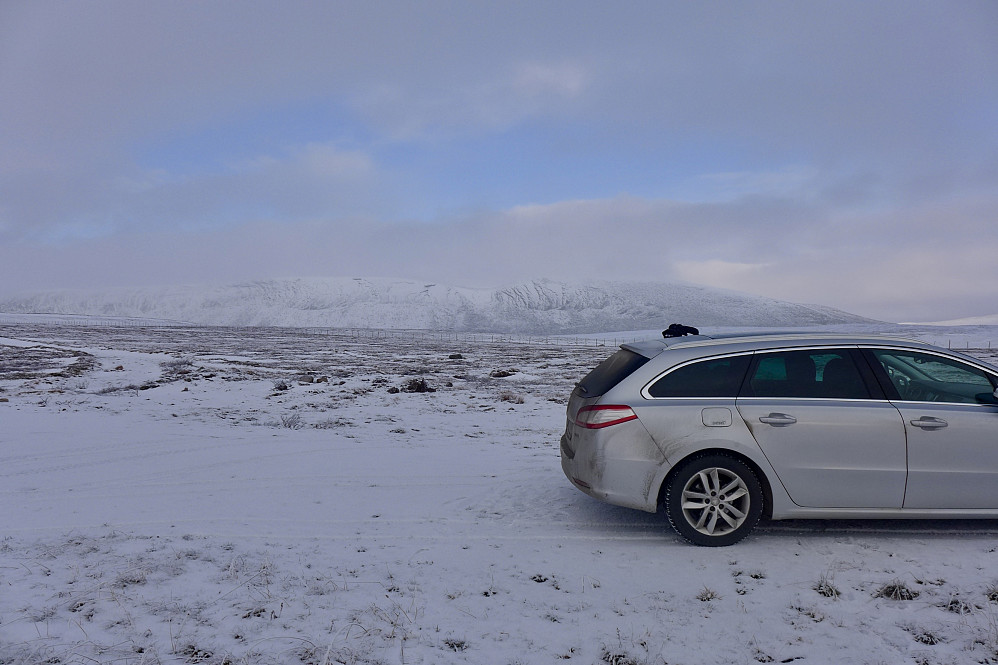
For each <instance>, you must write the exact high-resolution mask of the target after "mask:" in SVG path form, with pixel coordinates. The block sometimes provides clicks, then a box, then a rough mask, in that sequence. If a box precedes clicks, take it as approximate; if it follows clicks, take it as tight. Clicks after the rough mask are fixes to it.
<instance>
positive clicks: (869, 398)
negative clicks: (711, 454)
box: [736, 347, 907, 508]
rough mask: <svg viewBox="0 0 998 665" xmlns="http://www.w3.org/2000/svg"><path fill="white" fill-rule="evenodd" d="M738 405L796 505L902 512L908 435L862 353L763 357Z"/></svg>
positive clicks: (820, 351)
mask: <svg viewBox="0 0 998 665" xmlns="http://www.w3.org/2000/svg"><path fill="white" fill-rule="evenodd" d="M736 406H737V409H738V412H739V414H740V415H741V417H742V418H743V419H744V420H745V423H746V425H747V426H748V428H749V430H750V431H751V432H752V435H753V436H754V437H755V440H756V442H757V443H758V444H759V447H760V448H761V449H762V451H763V453H764V454H765V455H766V457H767V458H768V460H769V462H770V464H772V466H773V468H774V469H775V470H776V473H777V474H778V475H779V478H780V481H781V482H782V483H783V486H784V487H785V488H786V490H787V493H788V494H789V495H790V497H791V499H792V500H793V501H794V503H796V504H798V505H800V506H805V507H811V508H901V505H902V502H903V500H904V489H905V476H906V473H907V466H906V459H905V457H906V453H905V428H904V425H903V424H902V422H901V417H900V415H899V414H898V410H897V409H895V408H894V406H892V405H891V404H890V403H889V402H888V401H887V400H886V399H885V398H884V395H883V393H882V391H881V390H880V387H879V385H878V384H877V382H876V380H875V379H874V378H873V375H872V372H871V370H870V368H869V367H868V366H867V365H866V364H865V361H864V360H863V358H862V357H861V356H860V354H859V352H858V350H857V349H854V348H829V347H822V348H813V349H789V350H782V351H771V352H757V353H756V354H755V355H754V357H753V360H752V364H751V366H750V367H749V371H748V374H747V375H746V378H745V382H744V383H743V385H742V389H741V391H740V393H739V396H738V399H737V401H736Z"/></svg>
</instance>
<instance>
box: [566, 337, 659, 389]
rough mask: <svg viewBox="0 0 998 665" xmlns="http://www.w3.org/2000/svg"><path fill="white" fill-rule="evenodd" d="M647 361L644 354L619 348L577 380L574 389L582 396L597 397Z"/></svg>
mask: <svg viewBox="0 0 998 665" xmlns="http://www.w3.org/2000/svg"><path fill="white" fill-rule="evenodd" d="M646 362H648V359H647V358H645V357H644V356H642V355H640V354H637V353H634V352H633V351H628V350H627V349H621V350H620V351H617V352H616V353H614V354H613V355H612V356H610V357H609V358H607V359H606V360H604V361H603V362H601V363H600V364H599V365H597V366H596V368H595V369H594V370H593V371H591V372H589V374H586V376H585V378H584V379H582V380H581V381H579V385H578V386H576V390H577V391H578V393H579V394H580V395H582V396H583V397H587V398H588V397H599V396H600V395H603V394H605V393H606V392H607V391H609V390H610V388H613V387H614V386H615V385H617V384H618V383H620V382H621V381H623V380H624V379H626V378H627V377H628V376H630V375H631V374H633V373H634V370H636V369H637V368H639V367H641V366H642V365H644V364H645V363H646Z"/></svg>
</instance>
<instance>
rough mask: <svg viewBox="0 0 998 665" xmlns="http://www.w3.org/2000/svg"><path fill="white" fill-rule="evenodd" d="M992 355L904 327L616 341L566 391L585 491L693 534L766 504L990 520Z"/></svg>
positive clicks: (841, 513) (570, 448)
mask: <svg viewBox="0 0 998 665" xmlns="http://www.w3.org/2000/svg"><path fill="white" fill-rule="evenodd" d="M996 388H998V368H996V367H993V366H991V365H988V364H987V363H984V362H982V361H980V360H977V359H974V358H970V357H968V356H965V355H962V354H959V353H955V352H952V351H947V350H945V349H940V348H937V347H934V346H931V345H929V344H923V343H921V342H916V341H912V340H907V339H900V338H889V337H880V336H870V337H856V336H844V335H832V334H822V335H814V334H773V335H746V336H727V337H723V336H722V337H709V336H706V335H689V336H681V337H672V338H663V339H658V340H650V341H646V342H638V343H633V344H624V345H622V346H621V348H620V350H619V351H617V352H616V353H614V354H613V355H612V356H610V357H609V358H608V359H607V360H605V361H604V362H603V363H601V364H600V365H599V366H598V367H596V369H594V370H593V371H592V372H590V373H589V374H588V375H587V376H586V377H585V378H584V379H583V380H582V381H580V382H579V384H578V385H577V386H576V387H575V390H574V391H573V392H572V396H571V399H570V400H569V403H568V424H567V427H566V428H565V434H564V436H562V438H561V465H562V469H563V470H564V472H565V475H566V476H568V478H569V480H571V481H572V483H573V484H574V485H575V486H576V487H578V488H579V489H580V490H582V491H583V492H585V493H586V494H589V495H590V496H593V497H596V498H597V499H601V500H603V501H606V502H609V503H612V504H616V505H620V506H627V507H630V508H637V509H639V510H644V511H648V512H657V511H659V510H662V511H664V512H665V513H666V515H667V516H668V518H669V521H670V523H671V524H672V526H673V528H674V529H675V530H676V531H677V532H678V533H679V534H680V535H681V536H682V537H683V538H685V539H686V540H688V541H689V542H691V543H694V544H696V545H707V546H718V545H730V544H732V543H735V542H737V541H739V540H741V539H742V538H743V537H745V535H746V534H747V533H748V532H749V531H751V530H752V528H753V527H754V526H755V525H756V523H757V522H758V521H759V519H760V517H762V516H764V515H765V516H766V517H769V518H771V519H777V520H778V519H789V518H850V519H851V518H942V517H959V518H974V517H981V518H995V517H998V390H996Z"/></svg>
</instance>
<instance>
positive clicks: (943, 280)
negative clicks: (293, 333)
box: [0, 0, 998, 320]
mask: <svg viewBox="0 0 998 665" xmlns="http://www.w3.org/2000/svg"><path fill="white" fill-rule="evenodd" d="M323 275H329V276H371V277H379V276H387V277H411V278H415V279H421V280H433V281H441V282H445V283H449V284H454V285H459V286H497V285H504V284H508V283H512V282H515V281H518V280H522V279H529V278H536V277H550V278H554V279H565V280H572V281H578V280H621V279H642V280H648V279H651V280H668V281H672V280H684V281H689V282H694V283H699V284H706V285H711V286H718V287H724V288H731V289H737V290H741V291H747V292H751V293H758V294H763V295H767V296H771V297H775V298H781V299H787V300H793V301H797V302H814V303H821V304H827V305H832V306H836V307H840V308H843V309H846V310H850V311H853V312H856V313H859V314H864V315H867V316H872V317H876V318H882V319H889V320H940V319H949V318H956V317H961V316H971V315H982V314H994V313H998V2H994V1H993V0H982V1H981V2H960V1H945V2H942V1H940V2H917V1H909V0H906V1H903V2H876V1H870V0H862V1H861V2H844V1H842V0H835V1H833V2H796V1H789V0H788V1H786V2H755V3H745V2H663V1H662V0H656V1H653V2H585V1H581V0H572V1H568V2H543V1H538V0H531V1H529V2H522V3H520V2H497V3H481V2H471V1H464V0H461V1H455V2H425V1H424V2H407V3H395V2H382V1H378V2H371V1H370V0H365V1H360V2H315V3H308V2H291V3H289V2H246V1H240V2H200V1H199V2H178V1H175V0H170V1H168V2H167V1H163V2H134V1H132V0H127V1H123V2H110V1H101V2H60V3H54V2H47V1H44V0H25V1H23V2H22V1H19V0H0V295H12V294H16V293H23V292H27V291H35V290H47V289H54V288H77V287H83V288H90V287H95V288H104V287H106V286H129V285H158V284H174V283H176V284H180V283H202V282H210V283H232V282H238V281H243V280H247V279H261V278H272V277H298V276H302V277H304V276H323Z"/></svg>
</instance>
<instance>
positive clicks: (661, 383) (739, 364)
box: [648, 355, 752, 397]
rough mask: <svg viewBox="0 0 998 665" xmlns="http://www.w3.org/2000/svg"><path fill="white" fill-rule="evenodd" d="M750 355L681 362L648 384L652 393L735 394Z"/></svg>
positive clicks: (656, 395) (719, 395) (701, 395)
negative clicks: (676, 367) (685, 363)
mask: <svg viewBox="0 0 998 665" xmlns="http://www.w3.org/2000/svg"><path fill="white" fill-rule="evenodd" d="M751 359H752V356H750V355H742V356H729V357H727V358H712V359H710V360H701V361H699V362H695V363H690V364H689V365H683V366H682V367H679V368H678V369H675V370H673V371H671V372H669V373H668V374H666V375H665V376H663V377H662V378H661V379H659V380H658V381H656V382H655V383H654V384H652V386H651V388H649V389H648V394H649V395H651V396H652V397H735V396H737V395H738V388H739V386H741V383H742V379H743V378H744V377H745V370H746V369H748V365H749V362H750V361H751Z"/></svg>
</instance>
